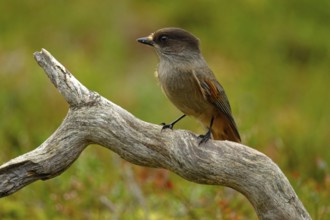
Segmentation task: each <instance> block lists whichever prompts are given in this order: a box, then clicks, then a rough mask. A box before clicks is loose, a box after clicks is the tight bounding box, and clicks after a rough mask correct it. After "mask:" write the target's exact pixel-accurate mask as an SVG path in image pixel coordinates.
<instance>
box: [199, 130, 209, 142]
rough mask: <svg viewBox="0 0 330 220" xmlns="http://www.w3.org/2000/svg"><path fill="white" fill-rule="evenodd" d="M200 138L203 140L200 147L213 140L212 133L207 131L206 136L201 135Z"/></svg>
mask: <svg viewBox="0 0 330 220" xmlns="http://www.w3.org/2000/svg"><path fill="white" fill-rule="evenodd" d="M198 138H201V139H202V140H200V142H199V145H201V144H202V143H206V142H207V141H208V140H209V139H211V131H207V132H206V134H201V135H199V136H198Z"/></svg>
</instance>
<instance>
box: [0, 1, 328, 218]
mask: <svg viewBox="0 0 330 220" xmlns="http://www.w3.org/2000/svg"><path fill="white" fill-rule="evenodd" d="M166 26H177V27H182V28H185V29H187V30H189V31H191V32H192V33H194V34H195V35H196V36H198V37H199V38H200V40H201V48H202V51H203V54H204V56H205V58H206V60H207V61H208V63H209V65H210V67H211V68H212V69H213V70H214V72H215V74H216V75H217V78H218V79H219V81H220V82H221V83H222V85H223V86H224V88H225V89H226V92H227V95H228V97H229V100H230V102H231V105H232V109H233V114H234V117H235V119H236V121H237V124H238V127H239V130H240V133H241V135H242V138H243V143H245V144H246V145H248V146H251V147H254V148H256V149H257V150H259V151H261V152H263V153H265V154H266V155H268V156H269V157H270V158H272V159H273V160H274V161H275V162H276V163H277V164H278V165H279V167H280V168H281V169H282V170H283V172H284V173H285V174H286V176H287V177H288V178H289V180H290V182H291V184H292V186H293V187H294V189H295V191H296V192H297V194H298V196H299V198H300V199H301V201H302V202H303V204H304V205H305V207H306V208H307V210H308V211H309V213H310V214H311V216H312V218H313V219H315V220H319V219H330V199H329V198H330V172H329V162H330V152H329V147H330V146H329V143H330V142H329V137H330V128H329V123H330V116H329V112H330V93H329V91H328V86H329V83H330V1H328V0H318V1H308V0H290V1H276V0H270V1H264V0H246V1H243V0H239V1H231V2H230V1H215V0H206V1H188V0H185V1H150V0H139V1H137V0H135V1H128V0H121V1H114V0H110V1H87V0H80V1H77V0H73V1H64V0H58V1H41V0H26V1H20V0H11V1H5V0H0V82H1V86H0V106H1V108H0V115H1V120H0V147H1V152H2V153H1V154H0V163H4V162H6V161H8V160H10V159H11V158H14V157H16V156H18V155H20V154H23V153H26V152H28V151H30V150H32V149H34V148H35V147H37V146H39V145H40V144H41V143H42V142H43V141H44V140H46V139H47V137H48V136H49V135H51V134H52V133H53V132H54V130H55V129H56V128H57V127H58V126H59V125H60V123H61V121H62V120H63V118H64V117H65V115H66V113H67V110H68V105H67V103H66V102H65V101H64V100H63V98H62V97H61V95H60V94H59V93H58V92H57V90H56V89H55V88H54V86H53V85H52V84H51V83H50V81H49V80H48V78H47V76H46V75H45V74H44V73H43V70H42V69H41V68H40V67H39V66H38V65H37V64H36V62H35V61H34V59H33V56H32V54H33V52H35V51H39V50H40V49H41V48H45V49H47V50H48V51H50V52H51V53H52V54H53V55H54V56H55V57H56V58H57V59H58V60H59V61H60V62H61V63H62V64H63V65H65V66H66V67H67V68H68V69H69V70H70V71H71V72H72V73H73V74H74V75H75V77H76V78H77V79H78V80H80V81H81V82H82V83H83V84H84V85H85V86H87V87H88V88H90V89H91V90H95V91H97V92H98V93H100V94H101V95H103V96H105V97H106V98H108V99H110V100H111V101H113V102H115V103H116V104H118V105H120V106H122V107H123V108H125V109H127V110H128V111H129V112H132V113H133V114H134V115H136V116H137V117H139V118H141V119H142V120H145V121H148V122H152V123H157V124H159V123H160V122H164V121H166V122H169V121H171V120H173V119H175V118H176V117H178V116H179V115H180V112H179V111H178V110H176V109H175V107H173V106H172V104H171V103H170V102H169V101H168V100H167V99H166V98H165V96H164V95H163V94H162V92H161V89H160V88H159V86H158V85H157V80H156V79H155V77H154V76H153V72H154V70H155V68H156V63H157V62H158V60H157V57H156V54H155V53H154V51H152V49H151V48H148V47H145V46H143V45H140V44H138V43H136V41H135V39H136V38H138V37H142V36H146V35H148V34H149V33H151V32H153V31H155V30H157V29H158V28H162V27H166ZM176 128H177V129H178V128H181V129H190V130H193V131H194V132H197V133H201V132H204V130H203V129H202V128H201V126H200V125H199V124H198V123H197V122H195V121H194V120H193V119H185V120H183V121H182V122H180V123H179V124H178V125H177V126H176ZM0 181H1V180H0ZM0 219H256V215H255V213H254V211H253V208H252V206H251V205H250V204H249V202H248V201H247V200H246V199H245V198H244V197H243V196H242V195H240V194H239V193H236V192H235V191H233V190H231V189H229V188H224V187H220V186H205V185H198V184H194V183H190V182H188V181H186V180H183V179H182V178H180V177H178V176H176V175H175V174H173V173H169V172H167V171H164V170H159V169H147V168H141V167H137V166H134V165H131V164H129V163H128V162H125V161H123V160H121V159H120V158H119V157H118V156H117V155H115V154H114V153H112V152H110V151H109V150H107V149H104V148H102V147H100V146H90V147H88V148H87V149H86V150H85V151H84V152H83V153H82V155H81V156H80V158H79V159H78V160H77V161H76V162H75V163H74V164H73V165H72V166H71V167H70V168H69V170H67V171H66V172H65V173H63V174H62V175H60V176H58V177H56V178H54V179H51V180H48V181H45V182H43V181H38V182H35V183H33V184H31V185H29V186H27V187H25V188H23V189H22V190H20V191H18V192H17V193H15V194H13V195H10V196H8V197H5V198H2V199H1V200H0Z"/></svg>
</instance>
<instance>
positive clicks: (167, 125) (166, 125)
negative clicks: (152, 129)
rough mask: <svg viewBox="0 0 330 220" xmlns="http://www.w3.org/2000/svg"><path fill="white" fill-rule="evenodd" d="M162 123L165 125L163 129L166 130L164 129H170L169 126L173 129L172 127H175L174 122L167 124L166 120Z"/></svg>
mask: <svg viewBox="0 0 330 220" xmlns="http://www.w3.org/2000/svg"><path fill="white" fill-rule="evenodd" d="M161 125H162V126H163V127H162V130H164V129H168V128H169V129H171V130H172V129H173V126H174V124H173V123H170V124H166V123H164V122H163V123H161Z"/></svg>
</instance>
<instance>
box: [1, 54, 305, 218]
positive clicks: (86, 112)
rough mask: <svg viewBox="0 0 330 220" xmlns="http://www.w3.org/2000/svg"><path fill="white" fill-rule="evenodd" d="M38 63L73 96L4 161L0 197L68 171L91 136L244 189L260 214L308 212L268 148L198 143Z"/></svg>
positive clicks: (197, 178)
mask: <svg viewBox="0 0 330 220" xmlns="http://www.w3.org/2000/svg"><path fill="white" fill-rule="evenodd" d="M34 57H35V59H36V61H37V62H38V64H39V65H40V66H41V67H42V68H43V69H44V70H45V72H46V74H47V75H48V77H49V78H50V80H51V82H52V83H53V84H54V85H55V87H56V88H57V89H58V91H59V92H60V93H61V94H62V96H63V97H64V98H65V100H66V101H67V102H68V103H69V105H70V108H69V111H68V114H67V116H66V117H65V119H64V121H63V122H62V124H61V125H60V126H59V128H58V129H57V130H56V131H55V132H54V133H53V134H52V135H51V136H50V137H49V138H48V139H47V140H46V141H45V142H44V143H43V144H41V145H40V146H39V147H38V148H36V149H35V150H33V151H30V152H28V153H26V154H24V155H21V156H19V157H17V158H15V159H12V160H10V161H9V162H7V163H5V164H3V165H2V166H0V197H4V196H8V195H10V194H12V193H14V192H16V191H18V190H19V189H21V188H23V187H25V186H26V185H28V184H30V183H32V182H34V181H36V180H39V179H41V180H46V179H50V178H53V177H55V176H57V175H59V174H61V173H62V172H64V171H65V170H66V169H67V168H68V167H69V166H70V165H71V164H72V163H73V162H74V161H75V160H76V159H77V158H78V157H79V155H80V153H81V152H82V151H83V150H84V149H85V147H86V146H87V145H89V144H91V143H93V144H99V145H102V146H104V147H106V148H108V149H109V150H111V151H113V152H115V153H117V154H118V155H120V156H121V157H122V158H123V159H125V160H127V161H129V162H131V163H133V164H137V165H141V166H146V167H161V168H165V169H168V170H170V171H172V172H174V173H176V174H178V175H180V176H181V177H183V178H185V179H187V180H189V181H192V182H196V183H200V184H212V185H222V186H227V187H231V188H233V189H235V190H237V191H239V192H241V193H242V194H244V195H245V196H246V197H247V198H248V200H249V201H250V202H251V204H252V205H253V207H254V209H255V211H256V213H257V215H258V217H259V219H281V220H282V219H311V218H310V216H309V214H308V212H307V211H306V209H305V208H304V206H303V204H302V203H301V201H300V200H299V198H298V197H297V195H296V193H295V192H294V190H293V188H292V187H291V185H290V183H289V181H288V179H287V178H286V177H285V175H284V174H283V173H282V171H281V170H280V169H279V167H278V166H277V165H276V164H275V163H274V162H273V161H272V160H271V159H270V158H268V157H267V156H265V155H264V154H262V153H260V152H258V151H256V150H254V149H252V148H250V147H247V146H244V145H242V144H237V143H233V142H229V141H213V140H209V141H208V142H207V143H205V144H204V143H203V144H202V145H199V141H198V137H197V135H195V134H193V133H192V132H189V131H183V130H169V129H166V130H163V131H161V126H160V125H155V124H150V123H147V122H144V121H142V120H140V119H138V118H136V117H134V116H133V115H132V114H130V113H129V112H127V111H126V110H124V109H122V108H121V107H119V106H117V105H116V104H114V103H112V102H110V101H108V100H107V99H105V98H104V97H102V96H100V95H99V94H98V93H96V92H93V91H90V90H88V89H87V88H86V87H84V86H83V85H82V84H81V83H80V82H79V81H78V80H77V79H76V78H75V77H74V76H73V75H72V74H71V73H70V72H69V71H68V70H67V69H66V68H65V67H63V65H62V64H60V63H59V62H58V61H57V60H56V59H55V58H54V57H52V55H51V54H50V53H49V52H47V51H46V50H44V49H43V50H42V51H41V52H36V53H34Z"/></svg>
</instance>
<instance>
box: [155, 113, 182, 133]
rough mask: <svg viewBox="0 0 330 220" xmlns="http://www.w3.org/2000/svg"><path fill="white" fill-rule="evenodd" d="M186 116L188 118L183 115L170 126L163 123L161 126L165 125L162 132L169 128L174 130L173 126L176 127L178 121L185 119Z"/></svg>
mask: <svg viewBox="0 0 330 220" xmlns="http://www.w3.org/2000/svg"><path fill="white" fill-rule="evenodd" d="M185 116H186V115H182V116H181V117H180V118H178V119H176V120H174V121H173V122H171V123H169V124H165V123H161V125H163V127H162V130H163V129H167V128H169V129H173V126H174V125H175V124H176V123H177V122H178V121H180V120H181V119H183V118H184V117H185Z"/></svg>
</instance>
